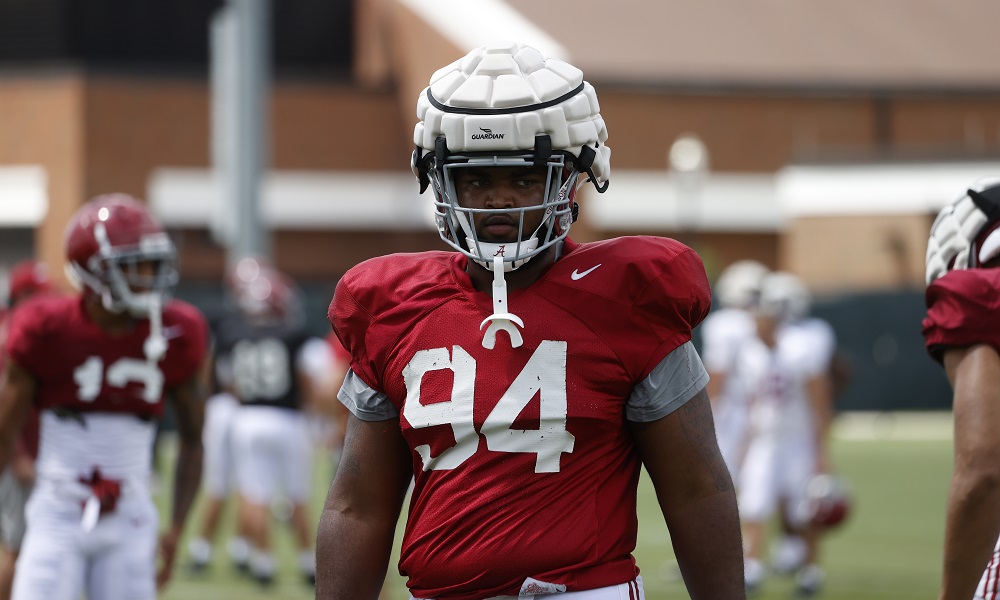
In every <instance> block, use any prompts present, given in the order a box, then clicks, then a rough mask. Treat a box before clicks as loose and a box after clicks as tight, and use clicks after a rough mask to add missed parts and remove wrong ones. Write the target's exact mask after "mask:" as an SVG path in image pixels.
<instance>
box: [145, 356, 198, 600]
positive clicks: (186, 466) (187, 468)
mask: <svg viewBox="0 0 1000 600" xmlns="http://www.w3.org/2000/svg"><path fill="white" fill-rule="evenodd" d="M205 394H206V390H205V387H204V386H203V385H202V377H201V376H200V374H196V375H195V376H193V377H191V378H190V379H188V380H187V381H185V382H184V383H182V384H181V385H179V386H177V387H176V388H175V389H174V390H173V401H174V412H175V414H176V417H177V440H178V446H177V462H176V464H175V465H174V486H173V487H174V495H173V511H172V513H171V520H170V527H169V528H168V529H167V531H166V532H165V533H164V535H163V537H162V538H161V540H160V557H161V559H162V562H161V564H160V570H159V572H158V573H157V577H156V583H157V586H159V587H162V586H163V585H164V584H166V582H167V581H168V580H169V579H170V575H171V573H172V570H173V561H174V554H175V552H176V549H177V541H178V540H179V539H180V534H181V532H182V531H183V529H184V522H185V521H186V520H187V516H188V512H189V511H190V510H191V505H192V504H193V503H194V499H195V496H197V494H198V486H199V485H200V484H201V469H202V459H203V454H204V448H203V447H202V428H203V427H204V424H205Z"/></svg>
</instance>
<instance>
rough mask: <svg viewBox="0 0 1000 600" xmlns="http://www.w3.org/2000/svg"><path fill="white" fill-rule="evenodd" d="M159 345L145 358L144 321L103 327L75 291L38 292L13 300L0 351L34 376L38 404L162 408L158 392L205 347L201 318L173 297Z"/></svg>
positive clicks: (145, 414)
mask: <svg viewBox="0 0 1000 600" xmlns="http://www.w3.org/2000/svg"><path fill="white" fill-rule="evenodd" d="M163 335H164V337H166V339H167V348H168V349H167V353H166V355H165V356H164V357H163V358H162V359H161V360H160V361H159V362H158V363H156V364H151V363H149V362H147V360H146V357H145V354H144V352H143V343H144V342H145V341H146V338H147V337H148V336H149V322H148V321H146V320H138V321H136V324H135V328H134V329H132V330H131V331H129V332H127V333H124V334H121V335H112V334H109V333H107V332H105V331H103V330H102V329H100V328H99V327H97V325H95V324H94V323H92V322H91V321H90V319H89V318H88V317H87V316H86V314H85V312H84V308H83V301H82V299H81V297H80V296H68V297H44V298H38V299H36V300H30V301H28V303H27V304H25V305H23V306H22V307H19V308H18V310H17V311H15V313H14V318H13V319H12V320H11V323H10V332H9V336H8V339H7V352H8V354H9V356H10V358H11V360H12V361H14V362H15V363H17V364H18V365H20V366H21V367H23V368H24V369H26V370H27V371H28V372H29V373H31V375H32V376H33V377H34V378H35V380H36V381H37V385H38V387H37V392H36V396H35V398H36V400H35V401H36V404H37V405H38V407H39V409H41V410H46V409H63V410H69V411H73V412H80V413H87V412H102V413H126V414H129V413H130V414H134V415H136V416H139V417H141V418H145V419H149V418H159V417H161V416H162V415H163V393H164V390H167V389H170V388H172V387H174V386H176V385H178V384H180V383H182V382H184V381H186V380H188V379H190V378H191V377H192V376H194V375H195V373H196V371H197V369H198V366H199V364H200V363H201V361H202V359H203V358H204V357H205V353H206V351H207V344H208V342H207V335H208V334H207V327H206V325H205V320H204V318H203V317H202V316H201V313H200V312H198V310H197V309H196V308H194V307H193V306H191V305H189V304H186V303H184V302H181V301H179V300H174V301H173V302H171V303H170V304H168V305H167V306H166V308H165V309H164V311H163Z"/></svg>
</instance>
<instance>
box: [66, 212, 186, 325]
mask: <svg viewBox="0 0 1000 600" xmlns="http://www.w3.org/2000/svg"><path fill="white" fill-rule="evenodd" d="M65 241H66V259H67V264H66V273H67V275H68V276H69V279H70V281H72V282H73V284H74V285H75V286H76V287H77V288H78V289H81V290H82V291H84V293H93V294H96V295H97V296H98V297H100V299H101V304H102V305H103V306H104V308H106V309H107V310H109V311H111V312H115V313H120V312H125V311H128V312H130V313H132V314H133V315H134V316H137V317H146V316H149V315H150V311H151V310H156V312H159V308H160V307H162V306H163V305H164V303H165V302H166V301H167V299H168V298H169V296H170V294H171V292H172V291H173V288H174V286H175V285H176V284H177V269H176V264H175V261H176V251H175V249H174V245H173V243H172V242H171V241H170V237H169V236H168V235H167V233H166V231H165V230H164V229H163V226H162V225H160V223H159V222H158V221H157V220H156V219H154V218H153V216H152V214H150V212H149V210H148V209H147V208H146V206H145V205H144V204H143V203H141V202H139V201H138V200H136V199H135V198H133V197H131V196H128V195H126V194H106V195H102V196H97V197H96V198H94V199H93V200H91V201H90V202H87V203H86V204H84V205H83V206H82V207H80V209H79V210H77V212H76V214H75V215H73V218H72V220H70V223H69V226H68V227H67V228H66V240H65ZM144 263H145V264H148V265H150V266H152V270H151V271H150V270H149V269H146V268H142V265H143V264H144Z"/></svg>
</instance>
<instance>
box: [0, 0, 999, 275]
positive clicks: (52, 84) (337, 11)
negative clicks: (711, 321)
mask: <svg viewBox="0 0 1000 600" xmlns="http://www.w3.org/2000/svg"><path fill="white" fill-rule="evenodd" d="M219 4H221V2H215V3H212V2H195V1H194V0H176V1H174V2H168V3H158V2H152V1H146V0H143V1H133V2H126V1H125V0H92V1H88V2H87V3H74V2H70V1H69V0H38V1H36V2H32V3H25V2H19V1H15V0H0V227H2V228H3V229H0V232H2V234H0V236H2V237H3V240H2V241H0V254H2V255H3V256H0V260H3V259H4V258H6V259H7V260H8V261H9V260H11V259H12V258H17V257H20V256H23V255H25V254H27V253H30V252H36V253H37V254H38V255H39V256H41V257H42V258H43V259H44V260H45V261H47V262H49V263H50V264H52V265H53V266H58V265H59V264H60V263H61V260H62V249H61V236H62V230H63V228H64V226H65V223H66V221H67V220H68V218H69V216H70V215H71V214H72V213H73V211H74V210H75V209H76V208H77V207H78V206H79V205H80V204H81V203H83V202H84V201H86V199H88V198H90V197H92V196H94V195H96V194H99V193H104V192H108V191H112V190H114V191H124V192H127V193H131V194H134V195H136V196H139V197H142V198H146V199H148V200H149V201H150V202H151V203H152V204H153V205H154V208H155V209H156V210H157V212H159V213H160V214H161V216H162V217H163V218H164V220H165V221H167V222H168V223H169V224H170V226H171V228H172V230H174V232H175V234H176V237H177V239H178V242H179V244H180V246H181V248H182V250H183V261H182V268H183V276H184V278H185V280H186V281H206V282H208V281H217V280H218V278H219V276H220V274H221V271H222V268H223V264H224V257H225V255H224V249H223V248H222V247H221V246H219V245H218V244H217V243H215V242H214V241H213V239H212V236H211V233H210V231H209V221H210V218H211V210H210V208H209V207H210V205H211V204H212V203H213V202H214V198H213V196H212V188H211V184H210V181H211V176H210V171H209V169H210V168H211V152H210V140H209V138H210V112H211V109H210V91H211V90H210V82H209V78H208V70H207V53H208V41H207V35H208V19H209V18H210V15H211V13H212V11H213V10H214V9H215V8H217V7H218V5H219ZM272 4H273V5H274V7H273V11H274V25H273V35H274V37H273V39H274V50H275V51H274V55H275V61H276V62H275V65H276V66H275V69H274V79H273V86H272V93H271V95H270V100H269V106H270V108H269V114H270V139H271V146H270V151H269V163H270V166H271V171H270V173H269V175H268V179H267V182H266V184H265V185H266V190H265V193H264V196H265V199H264V203H265V206H264V208H263V212H264V215H265V222H266V223H267V224H268V226H269V227H270V229H271V232H272V236H273V248H274V258H275V260H276V262H277V264H278V266H279V267H281V268H283V269H285V270H287V271H289V272H290V273H292V274H293V275H295V276H297V277H299V278H301V279H304V280H314V281H335V280H336V278H337V277H339V275H340V274H341V273H342V272H343V271H344V270H345V269H346V268H348V267H350V266H351V265H353V264H355V263H356V262H358V261H359V260H362V259H364V258H367V257H369V256H374V255H377V254H383V253H385V252H390V251H404V250H421V249H427V248H441V247H442V246H441V244H440V243H439V241H438V240H437V237H436V233H435V232H434V231H433V230H432V228H431V225H430V222H429V220H428V219H427V210H425V208H426V207H427V205H429V200H428V199H427V198H420V197H419V196H417V194H416V184H415V183H414V182H412V179H410V178H411V177H412V176H411V175H410V174H409V170H408V157H409V152H410V148H411V139H410V137H411V131H412V125H413V103H414V99H415V97H416V94H417V93H418V92H419V90H420V89H421V88H422V87H423V86H424V85H425V84H426V81H427V78H428V76H429V74H430V73H431V72H432V71H433V70H434V69H436V68H437V67H439V66H441V65H443V64H445V63H446V62H448V61H450V60H454V59H455V58H458V57H460V56H461V55H462V54H464V52H466V51H467V50H468V49H469V48H471V47H473V46H474V45H478V44H480V43H484V42H485V41H489V40H492V39H498V38H503V37H508V38H518V39H524V40H527V41H530V42H532V43H535V44H537V45H539V46H540V47H543V48H544V49H546V50H547V51H549V52H552V53H555V54H557V55H561V56H565V57H566V58H568V59H569V60H571V62H573V63H574V64H576V65H577V66H579V67H581V68H582V69H583V70H584V72H585V74H586V77H587V79H588V80H589V81H590V82H591V83H593V84H594V85H595V86H596V87H597V89H598V93H599V96H600V99H601V103H602V113H603V115H604V117H605V119H606V121H607V123H608V125H609V131H610V133H611V137H610V139H609V145H610V146H611V148H612V149H613V152H614V161H613V165H614V173H613V175H612V186H611V189H610V190H609V192H608V193H607V194H605V195H603V196H600V197H597V196H596V195H595V194H592V193H588V194H587V195H586V196H585V197H584V199H583V203H584V208H583V213H582V214H583V216H582V218H581V222H580V224H579V226H578V227H575V228H574V232H575V235H574V237H577V238H580V239H584V240H585V239H595V238H600V237H606V236H611V235H619V234H623V233H656V234H662V235H673V236H677V237H680V238H682V239H684V240H685V241H688V242H690V243H691V244H693V245H695V246H696V247H697V248H698V249H699V251H701V252H702V254H703V256H704V257H705V259H706V263H707V265H708V266H709V270H710V272H713V273H714V272H717V270H718V269H719V268H721V267H722V266H724V265H725V264H727V263H728V262H731V261H732V260H735V259H738V258H743V257H753V258H757V259H760V260H762V261H764V262H766V263H767V264H769V265H771V266H772V267H778V268H784V269H789V270H792V271H794V272H796V273H798V274H800V275H801V276H803V277H804V278H805V279H806V280H807V281H808V282H809V283H810V284H811V285H812V286H813V287H814V288H816V289H817V290H820V291H823V290H852V291H866V290H885V289H898V288H903V287H907V286H918V285H919V283H920V279H921V273H922V262H923V249H924V244H925V236H926V231H927V226H928V224H929V219H930V216H929V215H930V214H931V213H932V212H933V210H934V208H936V206H938V205H940V204H941V203H942V202H944V201H946V200H948V199H950V198H951V197H952V196H953V195H954V194H956V193H958V192H960V191H961V186H962V185H965V184H966V183H967V182H965V179H964V178H965V175H967V174H973V173H977V172H979V171H987V170H988V169H989V168H990V167H991V161H994V160H995V159H996V157H997V155H998V154H1000V140H998V135H1000V70H997V69H996V68H995V57H996V56H997V55H998V51H1000V47H998V46H1000V42H998V41H996V39H995V36H994V35H993V32H992V30H991V24H992V23H994V22H996V21H997V19H998V18H1000V5H997V4H996V3H993V2H988V1H985V0H961V1H959V2H952V3H947V4H941V3H940V2H936V1H933V0H887V1H885V2H881V3H878V4H877V5H871V4H870V3H838V2H821V3H807V4H802V3H798V2H794V1H793V0H780V1H778V2H772V3H769V4H767V5H766V6H764V7H762V6H758V5H753V7H752V8H751V5H746V4H745V3H740V2H736V1H735V0H717V1H715V2H709V3H702V4H698V5H687V4H685V5H681V4H677V3H652V4H650V3H642V2H637V1H636V2H632V1H627V2H623V3H617V4H615V8H614V10H610V9H609V8H608V7H609V5H608V4H607V3H605V2H598V1H597V0H581V2H578V3H576V4H574V8H573V10H572V11H571V12H567V11H566V10H565V8H564V7H562V6H561V5H559V4H557V3H537V2H530V1H529V0H507V1H506V2H503V1H501V0H491V1H482V2H475V3H468V2H461V0H449V1H447V2H444V1H440V0H438V1H433V2H432V1H430V0H355V1H353V2H350V1H348V0H340V1H337V2H319V1H318V0H282V2H272ZM904 13H905V18H902V17H901V15H903V14H904ZM685 133H693V134H695V135H697V137H699V138H700V139H701V140H702V141H703V142H704V144H705V146H706V147H707V149H708V153H709V163H710V170H709V171H708V172H707V173H706V174H704V175H703V176H702V177H701V178H700V179H699V180H698V181H697V182H695V184H694V187H691V186H690V185H687V184H685V183H684V181H682V180H681V179H680V178H679V176H678V175H677V174H676V173H673V174H672V173H670V172H668V168H667V158H666V157H667V154H668V152H669V150H670V148H671V145H672V144H673V143H674V141H675V140H676V139H677V138H678V136H681V135H683V134H685ZM907 164H915V165H916V166H915V167H914V168H912V169H911V170H910V171H909V173H910V174H911V175H910V177H911V179H910V181H911V182H912V181H917V180H919V181H924V178H926V177H928V175H933V174H935V173H939V174H942V178H937V179H934V180H933V181H931V180H927V181H925V182H924V183H923V184H921V185H918V191H919V192H920V193H921V196H920V197H917V198H911V199H910V200H909V201H907V200H906V198H904V199H903V200H902V201H900V202H897V203H896V204H893V203H891V202H887V203H886V204H885V206H883V205H882V204H883V202H882V199H883V198H884V196H878V195H876V196H875V197H874V198H870V199H866V198H860V199H859V198H855V197H854V195H855V194H863V193H864V192H865V190H866V188H865V187H864V186H863V185H862V184H864V182H865V181H866V180H864V179H863V178H861V179H858V180H857V181H858V182H859V185H858V186H855V187H853V188H852V187H851V186H847V187H845V188H843V189H844V193H845V194H849V195H851V197H850V198H847V199H845V201H844V202H839V201H838V198H836V197H832V198H831V197H829V195H827V196H826V197H824V196H823V194H818V195H815V194H811V193H809V187H808V185H809V184H808V182H809V181H812V182H813V185H816V186H819V187H821V188H824V189H825V188H826V187H827V186H828V185H829V182H830V181H839V182H843V180H844V178H845V177H852V176H854V175H857V170H856V169H855V170H852V169H854V167H853V166H851V165H864V166H867V168H869V169H872V168H877V166H878V165H883V166H884V167H885V171H884V172H882V171H880V172H879V173H878V174H876V179H877V180H878V181H879V182H881V183H880V185H887V184H886V182H888V181H890V180H889V179H885V177H888V175H890V174H893V173H895V174H897V175H898V174H900V173H905V172H906V170H905V168H904V167H905V166H906V165H907ZM873 165H874V166H873ZM923 165H934V168H930V167H924V166H923ZM894 169H895V170H894ZM899 169H903V170H902V171H900V170H899ZM956 174H957V175H956ZM824 177H825V178H824ZM810 178H811V179H810ZM902 181H906V179H905V175H904V179H903V180H902ZM953 181H954V182H959V181H961V183H955V187H954V188H952V187H951V186H950V183H951V182H953ZM942 182H948V185H945V184H944V183H942ZM928 186H930V187H931V188H933V189H932V190H931V191H929V192H927V193H924V191H926V189H927V188H928ZM873 189H874V188H873ZM879 189H881V188H879ZM899 189H900V190H902V189H909V188H905V186H903V187H901V188H899ZM802 190H805V192H802ZM851 190H854V191H851ZM869 191H871V190H869ZM790 194H791V195H790ZM795 194H799V195H795ZM803 194H804V195H803ZM814 196H815V197H814ZM852 207H853V208H852ZM56 270H57V271H58V270H60V269H56Z"/></svg>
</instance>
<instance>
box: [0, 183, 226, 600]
mask: <svg viewBox="0 0 1000 600" xmlns="http://www.w3.org/2000/svg"><path fill="white" fill-rule="evenodd" d="M174 254H175V253H174V247H173V244H172V243H171V241H170V239H169V238H168V236H167V234H166V233H165V231H164V230H163V228H162V227H161V226H160V224H159V223H158V222H157V221H156V220H154V219H153V218H152V216H151V215H150V214H149V212H148V210H147V209H146V207H145V206H144V205H143V204H142V203H141V202H139V201H137V200H135V199H133V198H131V197H129V196H125V195H106V196H99V197H97V198H95V199H94V200H92V201H90V202H88V203H87V204H85V205H84V206H83V207H81V208H80V209H79V210H78V211H77V213H76V214H75V215H74V216H73V218H72V220H71V221H70V223H69V226H68V228H67V231H66V258H67V272H68V274H69V275H70V276H71V277H72V279H73V280H74V281H75V282H76V283H77V284H78V285H79V287H80V288H81V292H80V294H78V295H73V296H68V297H51V298H42V299H38V300H33V301H31V302H30V303H29V304H27V305H25V306H24V307H23V309H21V310H18V311H16V313H15V314H14V316H13V318H12V319H11V321H10V328H9V333H8V337H7V341H6V347H5V348H6V354H7V357H8V358H7V362H6V365H5V367H4V373H3V376H2V378H0V466H2V465H5V464H6V463H7V460H8V457H9V456H10V450H11V445H12V443H13V439H14V437H15V435H16V432H17V430H18V426H19V425H20V423H21V422H22V420H23V418H24V415H25V414H26V413H27V412H28V411H29V410H30V408H31V406H32V404H33V403H34V404H35V405H36V406H37V407H38V408H39V410H40V411H41V437H40V447H39V453H38V461H37V464H36V470H37V477H36V483H35V489H34V492H33V493H32V496H31V499H30V500H29V502H28V507H27V521H28V531H27V534H26V536H25V540H24V544H23V546H22V548H21V555H20V557H19V559H18V566H17V573H16V575H15V579H14V594H13V596H14V598H16V599H17V600H33V599H38V600H77V599H78V598H79V597H80V595H81V593H85V594H86V596H87V597H88V598H91V599H95V600H96V599H98V598H100V599H102V600H104V599H106V600H119V599H120V600H125V599H129V600H133V599H152V598H154V597H155V595H156V587H157V584H159V585H161V586H162V585H163V584H165V583H166V582H167V580H168V579H169V577H170V574H171V571H172V567H173V560H174V553H175V550H176V546H177V540H178V537H179V536H180V534H181V531H182V529H183V526H184V522H185V519H186V517H187V514H188V510H189V508H190V506H191V503H192V500H193V499H194V497H195V493H196V491H197V489H198V482H199V479H200V476H201V460H202V446H201V428H202V418H203V414H202V411H203V403H204V396H203V393H202V390H201V386H199V385H198V376H197V375H198V371H199V368H200V367H201V364H202V361H203V359H204V357H205V354H206V350H207V333H206V325H205V321H204V318H203V317H202V315H201V314H200V313H199V312H198V311H197V310H196V309H195V308H194V307H192V306H190V305H188V304H185V303H183V302H180V301H177V300H170V299H169V294H170V291H171V290H172V288H173V286H174V284H175V283H176V281H177V272H176V270H175V269H174ZM167 397H169V398H170V399H172V400H173V404H174V409H175V410H174V413H175V415H176V421H177V430H178V437H179V449H178V457H177V463H176V470H175V478H174V479H175V480H174V487H173V489H174V496H173V512H172V514H171V518H170V522H169V523H168V526H167V528H166V530H165V531H164V533H163V535H162V536H161V537H160V543H159V554H160V559H161V560H160V566H159V569H157V556H156V555H157V528H158V525H157V524H158V514H157V510H156V506H155V505H154V503H153V501H152V498H151V497H150V491H149V479H150V464H151V456H150V455H151V451H152V442H153V435H154V431H155V428H156V424H155V421H156V420H157V419H159V418H160V417H161V416H162V415H163V410H164V400H165V398H167Z"/></svg>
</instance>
